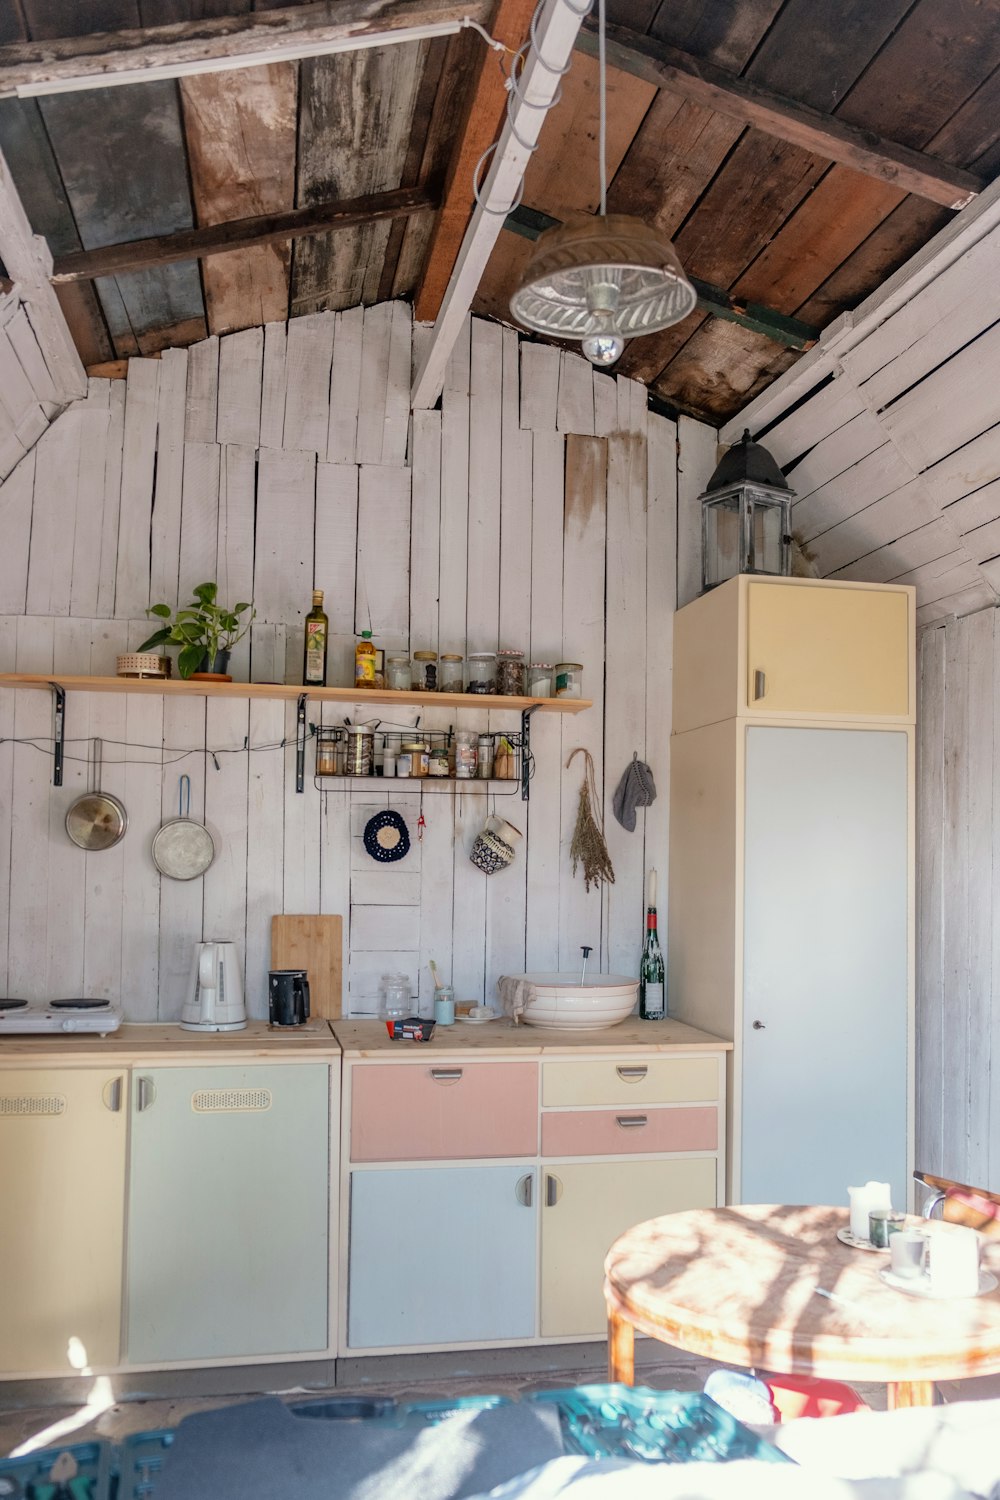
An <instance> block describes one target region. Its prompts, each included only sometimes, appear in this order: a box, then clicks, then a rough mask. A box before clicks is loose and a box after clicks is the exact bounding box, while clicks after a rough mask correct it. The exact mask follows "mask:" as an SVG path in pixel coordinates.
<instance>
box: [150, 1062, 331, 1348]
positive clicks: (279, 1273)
mask: <svg viewBox="0 0 1000 1500" xmlns="http://www.w3.org/2000/svg"><path fill="white" fill-rule="evenodd" d="M329 1142H330V1076H329V1069H328V1067H327V1066H326V1064H319V1063H308V1064H302V1065H295V1064H284V1065H281V1064H278V1065H275V1066H264V1067H232V1066H223V1067H201V1068H137V1069H136V1070H135V1072H134V1074H133V1088H132V1142H131V1160H130V1171H129V1198H128V1203H129V1222H128V1292H127V1327H128V1334H127V1348H128V1357H129V1360H130V1361H132V1362H134V1363H144V1364H145V1363H149V1362H152V1361H159V1360H185V1359H212V1358H220V1359H222V1358H227V1357H230V1358H231V1357H237V1356H240V1355H265V1354H286V1353H287V1354H296V1353H308V1352H315V1351H323V1350H325V1349H326V1348H327V1347H328V1342H329V1333H328V1326H329V1322H328V1313H327V1308H328V1280H329V1182H330V1151H329Z"/></svg>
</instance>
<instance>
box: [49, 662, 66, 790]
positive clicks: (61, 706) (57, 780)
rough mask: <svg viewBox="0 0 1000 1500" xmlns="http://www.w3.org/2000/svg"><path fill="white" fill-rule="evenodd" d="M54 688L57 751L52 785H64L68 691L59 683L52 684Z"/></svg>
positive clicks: (54, 759)
mask: <svg viewBox="0 0 1000 1500" xmlns="http://www.w3.org/2000/svg"><path fill="white" fill-rule="evenodd" d="M50 686H51V688H52V710H53V729H52V738H53V740H54V741H55V751H54V755H53V759H52V785H53V786H62V784H63V756H64V754H65V751H66V689H65V688H62V687H60V686H59V684H58V683H57V682H53V683H51V684H50Z"/></svg>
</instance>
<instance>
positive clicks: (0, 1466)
mask: <svg viewBox="0 0 1000 1500" xmlns="http://www.w3.org/2000/svg"><path fill="white" fill-rule="evenodd" d="M64 1454H66V1455H68V1462H67V1460H66V1459H63V1455H64ZM60 1459H62V1460H63V1461H62V1462H61V1463H60ZM53 1468H55V1470H56V1476H55V1477H53V1473H52V1471H53ZM69 1471H72V1472H71V1473H70V1472H69ZM113 1475H114V1447H113V1445H112V1444H111V1443H105V1442H101V1441H95V1442H91V1443H64V1444H62V1446H61V1447H58V1448H45V1449H42V1450H40V1451H39V1452H37V1453H27V1454H25V1455H24V1457H23V1458H5V1459H0V1496H4V1497H8V1496H9V1497H10V1500H22V1497H23V1500H112V1496H113V1495H114V1490H113V1488H112V1484H113Z"/></svg>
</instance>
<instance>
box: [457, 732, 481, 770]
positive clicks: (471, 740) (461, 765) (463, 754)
mask: <svg viewBox="0 0 1000 1500" xmlns="http://www.w3.org/2000/svg"><path fill="white" fill-rule="evenodd" d="M478 745H479V736H478V735H477V734H476V731H475V730H474V729H456V730H455V775H456V777H457V778H458V780H459V781H471V780H472V779H473V777H474V776H475V774H476V769H477V767H478V765H479V755H478Z"/></svg>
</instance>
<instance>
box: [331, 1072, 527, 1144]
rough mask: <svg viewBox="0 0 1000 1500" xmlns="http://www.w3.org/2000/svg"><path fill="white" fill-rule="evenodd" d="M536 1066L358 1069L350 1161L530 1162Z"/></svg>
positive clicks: (353, 1081)
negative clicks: (496, 1159)
mask: <svg viewBox="0 0 1000 1500" xmlns="http://www.w3.org/2000/svg"><path fill="white" fill-rule="evenodd" d="M537 1141H538V1067H537V1064H535V1063H448V1062H440V1063H439V1062H434V1063H426V1064H425V1063H415V1062H414V1063H404V1064H400V1065H398V1066H393V1065H391V1064H389V1065H383V1064H379V1063H374V1064H372V1065H371V1066H370V1067H369V1066H364V1065H360V1064H356V1065H355V1066H354V1067H353V1068H352V1069H351V1160H352V1161H442V1160H448V1159H449V1158H465V1157H486V1156H534V1154H535V1151H536V1149H537Z"/></svg>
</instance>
